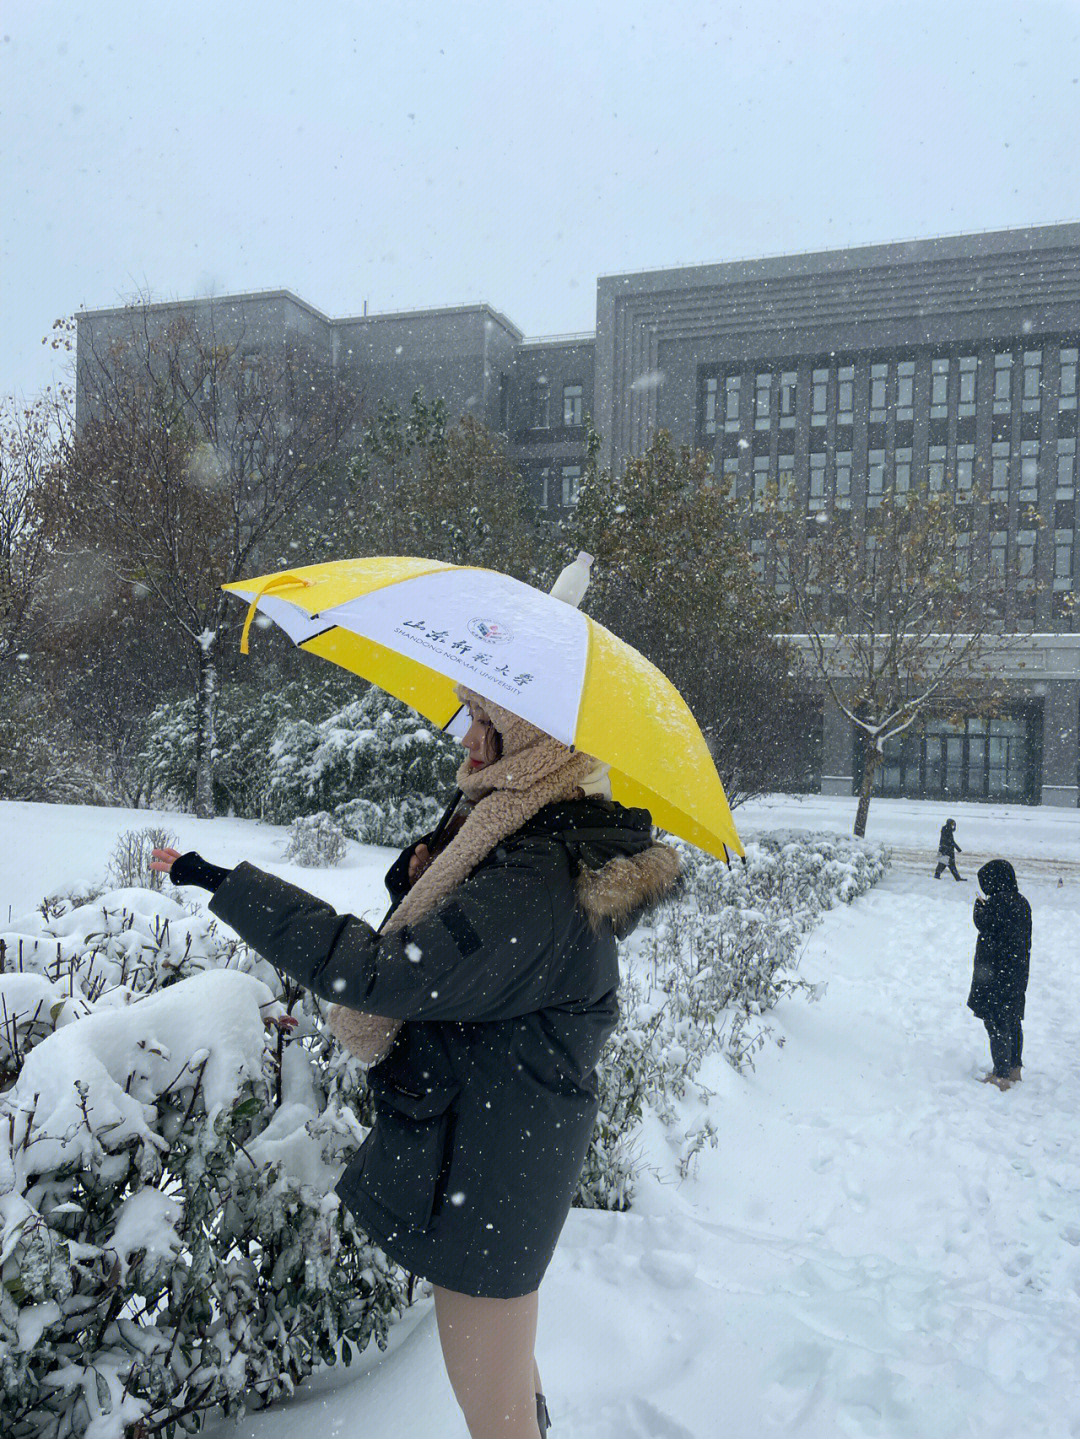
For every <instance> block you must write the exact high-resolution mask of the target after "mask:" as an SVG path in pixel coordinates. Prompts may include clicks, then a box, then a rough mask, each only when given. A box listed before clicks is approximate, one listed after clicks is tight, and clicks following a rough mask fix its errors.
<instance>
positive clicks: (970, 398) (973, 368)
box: [956, 355, 979, 420]
mask: <svg viewBox="0 0 1080 1439" xmlns="http://www.w3.org/2000/svg"><path fill="white" fill-rule="evenodd" d="M978 375H979V361H978V359H977V358H976V357H975V356H974V355H961V356H960V403H959V405H958V407H957V411H956V413H957V415H958V416H959V417H960V419H962V420H965V419H968V418H969V417H970V416H971V415H973V414H974V413H975V386H976V383H977V381H978Z"/></svg>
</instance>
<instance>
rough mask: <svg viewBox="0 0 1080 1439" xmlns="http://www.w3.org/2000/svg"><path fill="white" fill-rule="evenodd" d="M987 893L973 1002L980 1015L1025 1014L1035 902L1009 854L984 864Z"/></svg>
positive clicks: (981, 908)
mask: <svg viewBox="0 0 1080 1439" xmlns="http://www.w3.org/2000/svg"><path fill="white" fill-rule="evenodd" d="M979 884H980V885H981V886H982V890H983V893H984V894H985V895H986V896H987V897H986V899H977V900H976V901H975V912H974V915H973V916H972V917H973V919H974V921H975V928H976V929H977V930H978V931H979V937H978V939H977V941H976V943H975V969H974V973H973V974H972V978H971V990H970V993H969V994H968V1008H969V1009H970V1010H971V1011H972V1012H973V1013H974V1014H976V1015H978V1017H979V1018H980V1019H983V1020H990V1021H991V1022H992V1023H996V1024H1001V1023H1003V1022H1008V1021H1010V1020H1016V1019H1023V1017H1024V999H1025V995H1026V993H1027V984H1028V964H1029V961H1030V958H1031V906H1030V905H1029V904H1028V902H1027V900H1026V899H1025V898H1024V896H1023V895H1022V894H1021V893H1020V890H1019V888H1018V886H1017V883H1016V871H1015V870H1014V869H1013V867H1012V865H1011V864H1010V863H1009V861H1008V860H1007V859H992V860H990V862H989V863H988V864H984V865H983V867H982V868H981V869H980V870H979Z"/></svg>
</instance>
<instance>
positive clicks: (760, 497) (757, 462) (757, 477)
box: [754, 455, 769, 510]
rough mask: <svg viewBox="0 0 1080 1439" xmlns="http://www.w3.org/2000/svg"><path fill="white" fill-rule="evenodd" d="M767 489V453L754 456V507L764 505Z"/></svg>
mask: <svg viewBox="0 0 1080 1439" xmlns="http://www.w3.org/2000/svg"><path fill="white" fill-rule="evenodd" d="M768 491H769V457H768V455H755V456H754V509H755V510H760V509H764V507H765V497H766V495H767V494H768Z"/></svg>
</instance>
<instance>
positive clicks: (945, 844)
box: [937, 824, 964, 859]
mask: <svg viewBox="0 0 1080 1439" xmlns="http://www.w3.org/2000/svg"><path fill="white" fill-rule="evenodd" d="M937 852H938V854H943V855H946V856H947V857H948V858H949V859H952V858H953V857H954V856H955V855H958V854H963V852H964V851H963V850H962V849H961V848H960V846H959V845H958V844H957V843H956V835H955V833H954V832H953V830H952V829H951V828H950V826H949V825H948V824H943V825H942V826H941V834H940V835H939V836H938V845H937Z"/></svg>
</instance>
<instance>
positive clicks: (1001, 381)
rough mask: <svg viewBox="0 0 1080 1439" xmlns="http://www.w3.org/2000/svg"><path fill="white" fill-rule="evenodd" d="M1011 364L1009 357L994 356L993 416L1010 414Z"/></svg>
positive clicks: (1011, 359) (1006, 355)
mask: <svg viewBox="0 0 1080 1439" xmlns="http://www.w3.org/2000/svg"><path fill="white" fill-rule="evenodd" d="M1012 362H1013V357H1012V356H1011V355H1008V354H1005V355H995V356H994V414H995V415H1011V414H1012Z"/></svg>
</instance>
